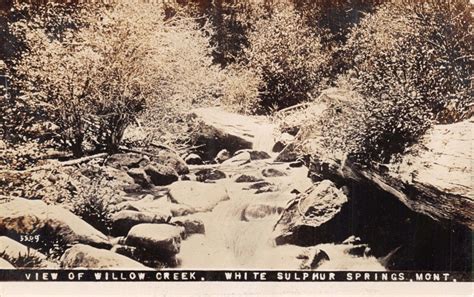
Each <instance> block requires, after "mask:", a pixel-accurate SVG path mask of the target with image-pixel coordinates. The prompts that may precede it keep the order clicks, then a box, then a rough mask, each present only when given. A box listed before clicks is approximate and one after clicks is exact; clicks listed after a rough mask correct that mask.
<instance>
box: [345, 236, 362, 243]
mask: <svg viewBox="0 0 474 297" xmlns="http://www.w3.org/2000/svg"><path fill="white" fill-rule="evenodd" d="M360 243H362V241H361V240H360V237H356V236H355V235H351V236H349V237H348V238H347V239H346V240H344V241H343V242H342V244H352V245H354V244H360Z"/></svg>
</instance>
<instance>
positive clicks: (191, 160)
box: [184, 154, 203, 165]
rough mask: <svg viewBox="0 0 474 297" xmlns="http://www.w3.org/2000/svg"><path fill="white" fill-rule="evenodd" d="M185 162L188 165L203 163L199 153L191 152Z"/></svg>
mask: <svg viewBox="0 0 474 297" xmlns="http://www.w3.org/2000/svg"><path fill="white" fill-rule="evenodd" d="M184 162H186V164H188V165H201V164H202V163H203V162H202V159H201V157H200V156H199V155H198V154H189V155H188V156H187V157H186V158H185V159H184Z"/></svg>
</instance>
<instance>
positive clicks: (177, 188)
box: [168, 181, 229, 212]
mask: <svg viewBox="0 0 474 297" xmlns="http://www.w3.org/2000/svg"><path fill="white" fill-rule="evenodd" d="M168 189H169V195H170V199H171V201H172V202H173V203H177V204H183V205H186V206H189V207H191V208H192V209H194V210H195V211H199V212H203V211H210V210H212V209H213V208H214V207H215V206H216V205H217V204H218V203H219V202H221V201H224V200H228V199H229V196H228V194H227V191H226V188H225V186H224V185H222V184H218V183H216V184H211V183H200V182H195V181H179V182H175V183H173V184H171V185H170V186H168Z"/></svg>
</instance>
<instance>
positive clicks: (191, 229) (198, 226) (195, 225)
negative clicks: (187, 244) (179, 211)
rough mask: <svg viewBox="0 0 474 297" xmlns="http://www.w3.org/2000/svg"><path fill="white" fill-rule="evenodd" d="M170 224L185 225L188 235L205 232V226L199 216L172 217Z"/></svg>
mask: <svg viewBox="0 0 474 297" xmlns="http://www.w3.org/2000/svg"><path fill="white" fill-rule="evenodd" d="M170 224H173V225H176V226H180V227H183V228H184V231H185V232H186V235H187V236H188V235H191V234H204V233H205V227H204V223H203V222H202V220H201V219H198V218H193V217H191V216H184V217H175V218H172V219H171V221H170Z"/></svg>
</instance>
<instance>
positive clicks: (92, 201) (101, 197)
mask: <svg viewBox="0 0 474 297" xmlns="http://www.w3.org/2000/svg"><path fill="white" fill-rule="evenodd" d="M99 185H101V183H100V181H97V180H96V181H94V182H93V183H92V185H90V187H89V188H88V189H85V190H84V191H83V192H81V193H79V195H78V196H79V197H76V199H75V201H74V205H73V207H74V208H73V210H72V212H73V213H75V214H76V215H77V216H79V217H80V218H81V219H83V220H84V221H86V222H87V223H89V224H90V225H91V226H92V227H94V228H96V229H97V230H99V231H101V232H103V233H104V234H110V230H111V228H112V220H111V209H110V206H111V204H110V194H111V193H109V192H108V191H104V190H103V189H102V190H101V189H99ZM108 196H109V197H108Z"/></svg>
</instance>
